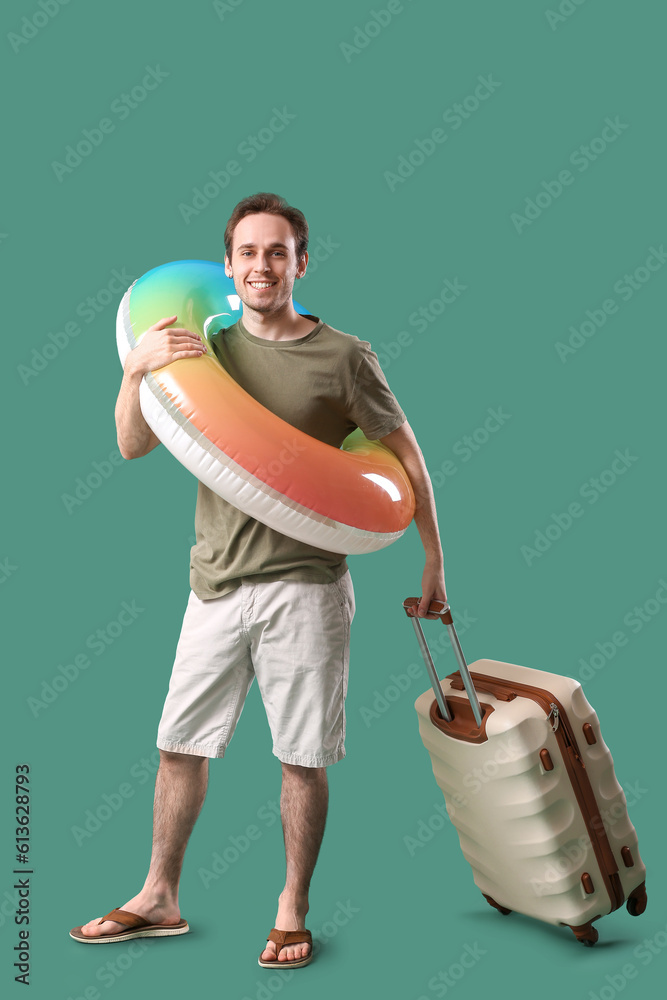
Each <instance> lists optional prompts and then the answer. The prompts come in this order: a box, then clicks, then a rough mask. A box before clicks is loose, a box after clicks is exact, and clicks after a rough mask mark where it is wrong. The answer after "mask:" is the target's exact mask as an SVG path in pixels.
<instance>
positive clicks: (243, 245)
mask: <svg viewBox="0 0 667 1000" xmlns="http://www.w3.org/2000/svg"><path fill="white" fill-rule="evenodd" d="M256 246H257V244H256V243H240V244H239V245H238V246H237V248H236V249H237V250H245V249H246V248H247V247H256ZM269 247H282V249H283V250H287V249H289V248H288V247H287V245H286V244H285V243H279V242H276V243H269Z"/></svg>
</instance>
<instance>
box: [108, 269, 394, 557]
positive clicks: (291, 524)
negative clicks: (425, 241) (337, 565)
mask: <svg viewBox="0 0 667 1000" xmlns="http://www.w3.org/2000/svg"><path fill="white" fill-rule="evenodd" d="M295 308H296V309H297V312H300V313H302V314H303V313H307V310H306V309H304V308H303V307H301V306H299V305H297V304H296V303H295ZM241 315H242V306H241V302H240V299H239V297H238V295H237V294H236V289H235V288H234V282H233V281H232V279H231V278H228V277H227V275H226V274H225V269H224V265H223V264H218V263H214V262H213V261H206V260H185V261H174V262H172V263H170V264H163V265H162V266H161V267H156V268H153V270H151V271H148V272H147V273H146V274H144V275H143V276H142V277H141V278H138V279H137V281H135V282H134V283H133V284H132V285H131V286H130V288H129V289H128V290H127V292H126V293H125V295H124V296H123V300H122V302H121V304H120V306H119V309H118V317H117V323H116V335H117V343H118V352H119V354H120V359H121V362H122V363H123V364H124V363H125V358H126V357H127V355H128V353H129V352H130V351H131V350H132V349H133V348H134V347H136V346H137V344H138V343H139V341H140V340H141V337H142V335H143V334H144V333H145V332H146V330H148V328H149V327H150V326H152V325H153V324H154V323H156V322H157V321H158V320H159V319H160V317H161V316H177V317H178V319H177V325H178V326H184V327H186V328H187V329H189V330H192V331H193V332H196V333H198V334H200V336H202V337H203V338H204V340H205V342H207V343H208V338H209V337H210V336H213V335H214V334H215V333H217V332H218V330H220V329H221V328H223V327H227V326H231V325H232V324H233V323H235V322H236V321H237V320H238V319H239V317H240V316H241ZM140 404H141V411H142V413H143V415H144V418H145V420H146V423H147V424H148V425H149V427H150V428H151V429H152V430H153V432H154V433H155V434H156V435H157V437H158V438H159V439H160V441H161V442H162V443H163V444H164V445H166V447H167V448H168V449H169V451H171V452H172V454H173V455H174V456H175V457H176V458H177V459H178V460H179V461H180V462H181V464H182V465H184V466H185V467H186V469H189V471H190V472H192V473H193V474H194V475H195V476H196V477H197V479H199V480H201V482H203V483H204V484H205V485H206V486H208V487H209V488H210V489H211V490H213V491H214V493H217V494H218V495H219V496H221V497H223V499H225V500H228V501H229V502H230V503H232V504H233V505H234V506H235V507H238V508H239V509H240V510H242V511H243V512H244V513H246V514H249V515H250V516H251V517H254V518H256V519H257V520H258V521H262V522H264V523H265V524H268V525H269V526H270V527H271V528H275V529H276V530H277V531H280V532H281V533H282V534H284V535H289V536H290V537H292V538H296V539H299V540H300V541H304V542H307V543H308V544H311V545H314V546H317V547H318V548H322V549H327V550H329V551H331V552H342V553H344V554H360V553H364V552H374V551H376V550H378V549H382V548H384V547H385V546H387V545H390V544H391V543H392V542H394V541H395V540H396V539H397V538H400V536H401V535H402V534H403V532H404V531H405V529H406V528H407V527H408V525H409V524H410V522H411V521H412V517H413V514H414V494H413V491H412V486H411V484H410V480H409V478H408V475H407V473H406V472H405V469H404V468H403V466H402V465H401V464H400V462H399V461H398V459H397V457H396V456H395V455H394V453H393V452H392V451H390V450H389V448H387V447H386V446H385V445H383V444H382V443H381V442H380V441H370V440H369V439H368V438H366V437H365V435H364V434H363V433H362V431H361V430H360V429H359V428H357V429H356V430H355V431H354V432H353V433H352V434H350V435H349V436H348V437H347V438H345V440H344V441H343V444H342V446H341V448H334V447H333V446H332V445H329V444H326V443H325V442H323V441H319V440H318V439H317V438H314V437H311V436H310V435H308V434H305V433H304V432H303V431H301V430H299V429H298V428H296V427H293V426H292V425H291V424H289V423H287V421H285V420H282V419H281V418H280V417H278V416H276V414H274V413H272V412H271V411H270V410H267V409H266V407H264V406H262V405H261V404H260V403H259V402H257V400H256V399H254V398H253V397H252V396H251V395H250V394H249V393H247V392H246V391H245V390H244V389H242V388H241V386H240V385H238V383H237V382H235V381H234V379H233V378H232V377H231V376H230V375H229V374H228V373H227V371H226V370H225V369H224V368H223V366H222V365H221V364H220V362H219V361H218V360H217V358H216V357H215V355H214V353H213V350H212V348H211V346H210V345H208V346H207V353H206V354H203V355H201V357H198V358H182V359H181V360H179V361H173V362H172V363H171V364H169V365H166V366H165V367H164V368H159V369H157V370H156V371H154V372H149V373H148V374H147V375H146V376H145V377H144V379H143V380H142V383H141V388H140ZM286 434H288V435H289V437H290V438H294V437H295V436H296V438H297V440H298V443H299V444H300V445H301V446H302V447H301V449H300V450H299V449H297V448H295V449H294V451H295V452H298V453H297V454H296V455H294V457H293V460H292V461H290V462H289V464H288V463H284V462H280V461H276V459H277V456H278V454H279V452H280V448H281V443H282V442H283V441H284V440H285V437H286Z"/></svg>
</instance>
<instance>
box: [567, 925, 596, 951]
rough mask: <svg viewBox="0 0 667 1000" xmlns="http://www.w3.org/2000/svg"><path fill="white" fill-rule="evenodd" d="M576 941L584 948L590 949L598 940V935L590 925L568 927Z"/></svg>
mask: <svg viewBox="0 0 667 1000" xmlns="http://www.w3.org/2000/svg"><path fill="white" fill-rule="evenodd" d="M568 926H569V928H570V930H571V931H572V933H573V934H574V936H575V937H576V939H577V941H581V943H582V944H583V945H584V947H585V948H592V947H593V945H594V944H595V943H596V941H597V940H598V938H599V936H600V935H599V934H598V932H597V931H596V929H595V927H593V924H592V923H590V922H589V923H587V924H581V925H580V926H579V927H573V926H572V924H569V925H568Z"/></svg>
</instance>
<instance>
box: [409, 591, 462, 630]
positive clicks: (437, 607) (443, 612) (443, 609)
mask: <svg viewBox="0 0 667 1000" xmlns="http://www.w3.org/2000/svg"><path fill="white" fill-rule="evenodd" d="M420 603H421V597H406V598H405V600H404V601H403V607H404V608H405V613H406V615H407V616H408V618H419V617H423V618H439V619H440V621H441V622H443V624H444V625H452V624H453V618H452V613H451V611H450V609H449V604H448V603H447V601H437V600H435V599H434V600H432V601H431V603H430V604H429V606H428V611H427V613H426V614H425V615H422V616H420V615H419V614H418V613H417V612H418V609H419V605H420Z"/></svg>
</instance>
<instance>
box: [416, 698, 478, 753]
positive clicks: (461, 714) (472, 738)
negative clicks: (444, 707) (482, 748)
mask: <svg viewBox="0 0 667 1000" xmlns="http://www.w3.org/2000/svg"><path fill="white" fill-rule="evenodd" d="M447 704H448V706H449V710H450V712H451V713H452V721H451V722H447V719H443V717H442V715H441V714H440V709H439V708H438V703H437V701H436V700H435V698H434V699H433V703H432V705H431V711H430V713H429V714H430V718H431V722H432V723H433V725H434V726H435V727H436V728H437V729H440V730H441V731H442V732H443V733H446V735H447V736H451V737H452V739H455V740H464V741H465V742H466V743H486V742H487V740H488V738H489V737H488V736H487V735H486V722H487V719H488V718H489V716H490V715H491V712H493V711H494V708H493V706H492V705H486V704H484V703H481V702H480V706H479V707H480V709H481V711H482V726H481V728H478V726H477V723H476V722H475V716H474V715H473V714H472V707H471V705H470V701H469V700H468V698H457V697H456V695H455V696H454V697H453V698H452V697H451V696H449V697H448V698H447Z"/></svg>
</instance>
